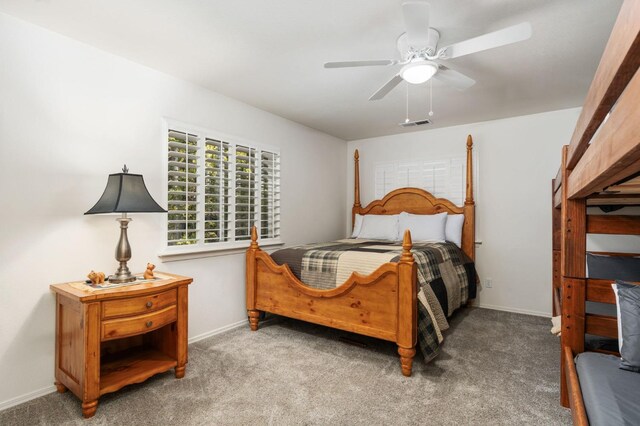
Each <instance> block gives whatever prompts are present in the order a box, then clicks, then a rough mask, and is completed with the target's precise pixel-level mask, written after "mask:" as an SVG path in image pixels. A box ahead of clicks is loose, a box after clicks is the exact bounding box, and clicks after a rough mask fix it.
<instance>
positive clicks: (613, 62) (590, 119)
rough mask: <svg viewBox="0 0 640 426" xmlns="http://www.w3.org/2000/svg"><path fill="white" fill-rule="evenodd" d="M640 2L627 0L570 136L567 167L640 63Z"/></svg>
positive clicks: (574, 162) (574, 161) (573, 163)
mask: <svg viewBox="0 0 640 426" xmlns="http://www.w3.org/2000/svg"><path fill="white" fill-rule="evenodd" d="M639 34H640V2H638V1H636V0H626V1H625V2H624V3H623V5H622V7H621V9H620V13H619V14H618V18H617V20H616V23H615V25H614V27H613V31H612V32H611V36H610V37H609V41H608V42H607V45H606V47H605V49H604V54H603V55H602V59H601V60H600V65H599V66H598V69H597V71H596V74H595V76H594V78H593V81H592V83H591V87H590V88H589V91H588V93H587V97H586V100H585V103H584V106H583V108H582V112H581V113H580V117H579V118H578V122H577V124H576V128H575V130H574V132H573V136H572V137H571V144H570V148H569V155H568V161H567V167H568V168H569V169H574V168H575V167H576V165H577V164H578V161H579V160H580V158H581V157H582V155H583V154H584V153H585V151H586V150H587V148H588V146H589V141H590V140H591V138H592V137H593V135H594V134H595V133H596V131H597V130H598V127H600V124H601V123H602V122H603V121H604V119H605V117H606V116H607V114H608V113H609V111H610V110H611V108H612V107H613V106H614V104H615V103H616V102H617V100H618V98H619V97H620V94H621V93H622V92H623V91H624V89H625V87H626V86H627V84H628V83H629V81H630V80H631V78H632V77H633V76H634V74H635V73H636V70H637V69H638V66H639V65H640V36H639Z"/></svg>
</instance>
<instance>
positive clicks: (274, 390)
mask: <svg viewBox="0 0 640 426" xmlns="http://www.w3.org/2000/svg"><path fill="white" fill-rule="evenodd" d="M549 327H550V321H549V320H548V319H545V318H538V317H532V316H527V315H519V314H511V313H505V312H498V311H492V310H487V309H465V310H462V311H460V312H458V313H456V314H455V315H454V317H453V319H452V327H451V329H450V330H449V331H447V332H446V334H445V339H446V340H445V344H444V346H443V349H442V352H441V353H440V355H439V356H438V358H436V360H435V361H433V362H431V363H430V364H428V365H425V364H424V362H423V361H422V359H421V358H417V359H416V362H415V363H414V374H413V377H411V378H405V377H403V376H402V375H401V373H400V366H399V361H398V358H397V356H396V353H395V346H394V345H392V344H391V343H388V342H383V341H379V340H375V339H368V338H364V337H361V336H355V335H351V334H349V333H344V332H339V331H335V330H330V329H327V328H324V327H319V326H314V325H311V324H306V323H303V322H298V321H293V320H288V319H280V318H277V319H275V320H273V321H271V322H270V323H268V324H266V325H265V326H264V327H262V328H261V329H260V330H259V331H257V332H250V331H249V329H248V326H247V327H243V328H239V329H236V330H232V331H230V332H227V333H225V334H222V335H219V336H214V337H212V338H209V339H207V340H203V341H201V342H198V343H195V344H193V345H191V346H190V347H189V350H190V353H189V355H190V361H189V364H188V366H187V375H186V376H185V378H184V379H182V380H176V379H174V378H173V373H167V374H163V375H159V376H156V377H154V378H152V379H150V380H149V381H147V382H146V383H144V384H141V385H134V386H130V387H127V388H125V389H123V390H121V391H119V392H117V393H115V394H110V395H106V396H104V397H103V398H101V400H100V404H99V406H98V412H97V414H96V416H95V417H94V418H93V419H91V420H87V421H83V420H82V418H81V409H80V403H79V401H78V400H77V399H76V398H75V397H74V396H73V395H72V394H70V393H69V392H67V393H66V394H62V395H60V394H51V395H47V396H44V397H41V398H38V399H36V400H33V401H30V402H28V403H25V404H22V405H20V406H17V407H13V408H10V409H8V410H5V411H3V412H0V425H3V426H8V425H36V424H43V425H44V424H56V425H57V424H68V425H71V424H74V425H107V424H109V425H215V424H238V425H248V424H341V425H354V424H385V425H390V424H416V425H417V424H421V425H467V424H474V425H498V424H505V425H513V424H518V425H523V424H531V425H534V424H535V425H554V424H571V416H570V413H569V411H568V410H565V409H563V408H562V407H560V404H559V386H558V376H559V362H558V361H559V358H560V355H559V348H558V341H557V338H556V337H554V336H552V335H551V334H550V333H549ZM345 338H347V339H352V340H357V341H358V342H360V343H361V344H354V343H349V342H347V341H346V340H345Z"/></svg>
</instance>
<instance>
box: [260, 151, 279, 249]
mask: <svg viewBox="0 0 640 426" xmlns="http://www.w3.org/2000/svg"><path fill="white" fill-rule="evenodd" d="M279 236H280V156H279V155H278V154H276V153H274V152H269V151H262V152H261V154H260V237H261V238H277V237H279Z"/></svg>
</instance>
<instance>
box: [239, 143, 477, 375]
mask: <svg viewBox="0 0 640 426" xmlns="http://www.w3.org/2000/svg"><path fill="white" fill-rule="evenodd" d="M472 146H473V141H472V139H471V136H469V137H468V138H467V170H466V178H467V181H466V199H465V202H464V205H463V206H457V205H455V204H454V203H453V202H451V201H449V200H447V199H444V198H436V197H434V196H433V195H432V194H431V193H429V192H427V191H424V190H422V189H418V188H400V189H396V190H394V191H391V192H390V193H388V194H387V195H386V196H385V197H384V198H382V199H381V200H374V201H372V202H371V203H369V204H368V205H366V206H364V207H363V206H362V205H361V204H360V178H359V154H358V151H357V150H356V151H355V153H354V163H355V167H354V170H355V175H354V179H355V193H354V204H353V209H352V224H354V223H355V219H356V215H361V216H365V215H395V214H400V213H401V212H407V213H411V214H415V215H436V214H439V213H447V214H448V215H464V217H463V220H464V221H463V223H462V239H461V243H460V248H458V247H455V245H454V248H455V249H456V250H457V252H456V253H455V254H445V257H448V258H449V261H453V259H454V258H455V263H456V265H455V266H452V268H454V267H455V268H456V270H458V271H459V270H460V269H462V268H464V269H466V270H467V272H468V275H467V277H468V279H469V281H468V283H467V284H468V287H467V288H466V289H464V288H462V287H460V288H456V289H455V290H454V291H452V293H455V297H458V295H460V294H461V293H464V292H466V295H467V297H468V298H469V299H473V298H475V283H476V280H477V276H476V272H475V267H474V266H473V260H474V259H475V203H474V200H473V180H472V176H473V174H472ZM257 240H258V235H257V230H256V228H255V227H253V228H252V230H251V244H250V246H249V249H248V250H247V257H246V261H247V269H246V290H247V295H246V297H247V299H246V302H247V312H248V316H249V324H250V327H251V330H253V331H255V330H257V329H258V323H259V319H260V315H261V312H270V313H274V314H277V315H282V316H286V317H291V318H296V319H300V320H303V321H307V322H311V323H315V324H320V325H324V326H328V327H332V328H337V329H341V330H345V331H349V332H353V333H358V334H362V335H365V336H370V337H375V338H379V339H383V340H387V341H391V342H394V343H396V344H397V346H398V354H399V355H400V364H401V369H402V374H403V375H405V376H410V375H411V371H412V365H413V358H414V356H415V353H416V344H417V340H418V332H419V328H420V331H421V334H420V336H423V333H424V329H425V328H426V327H425V323H424V322H423V318H425V315H424V312H423V311H419V309H418V299H420V297H421V294H420V292H419V289H418V280H419V277H418V268H417V264H418V263H419V262H418V259H417V258H414V256H420V257H421V258H425V257H431V258H432V259H433V258H434V257H440V258H442V257H443V256H441V255H437V256H432V255H427V254H423V253H422V252H420V251H419V250H416V246H415V245H414V244H413V242H412V239H411V233H410V231H409V230H405V231H404V235H403V238H402V243H401V246H400V244H397V243H396V246H397V247H396V250H397V257H394V258H390V259H391V260H389V261H386V263H382V264H381V266H377V265H379V263H376V264H375V266H377V267H376V269H375V270H374V271H373V272H371V273H370V274H368V275H364V274H361V273H358V272H351V271H353V269H349V268H347V269H348V271H347V272H348V273H349V272H350V276H349V277H348V278H347V279H346V281H344V283H342V284H341V285H339V282H338V281H336V280H334V283H332V284H331V285H328V286H327V288H326V289H320V288H314V287H313V286H311V285H310V283H305V282H303V281H302V277H301V276H297V275H296V274H295V273H294V272H293V270H292V269H296V268H295V266H293V265H292V264H291V263H289V264H287V263H282V262H278V261H276V260H274V259H275V258H276V254H277V253H272V254H269V253H267V252H265V251H262V250H261V249H260V248H259V246H258V241H257ZM445 244H446V243H445ZM412 248H413V249H414V250H413V251H412ZM374 249H375V248H374ZM377 249H380V247H377ZM400 250H401V252H400ZM282 251H284V250H282ZM272 256H273V257H272ZM323 256H324V254H323ZM327 257H328V256H327ZM463 257H464V258H466V259H467V261H466V262H465V263H464V265H463V261H462V260H461V259H462V258H463ZM423 262H424V261H423ZM322 267H323V268H324V264H323V265H322ZM428 267H429V268H430V267H431V265H428ZM430 274H431V273H429V275H430ZM347 275H348V274H347ZM424 275H425V274H424V273H422V276H423V277H424ZM431 285H432V283H431V282H430V283H429V286H431ZM331 287H333V288H331ZM423 289H424V288H423ZM452 296H453V295H452ZM452 300H453V299H452V298H450V299H449V304H450V305H451V301H452ZM466 302H467V300H462V298H460V300H459V304H458V305H457V306H453V308H452V309H451V308H450V310H451V311H452V310H454V309H456V308H458V307H459V306H460V305H462V304H464V303H466ZM420 312H422V313H420ZM419 314H420V317H421V318H420V321H419ZM445 322H446V319H445ZM426 326H427V327H428V326H431V324H426ZM420 339H421V340H420V343H421V344H420V347H421V348H423V340H422V339H423V338H422V337H420ZM438 344H439V342H435V345H438ZM422 352H423V354H425V351H424V349H423V351H422ZM425 357H426V356H425Z"/></svg>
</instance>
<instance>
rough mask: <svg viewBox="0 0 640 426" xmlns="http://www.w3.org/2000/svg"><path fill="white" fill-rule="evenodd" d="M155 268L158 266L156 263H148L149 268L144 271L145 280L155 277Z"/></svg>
mask: <svg viewBox="0 0 640 426" xmlns="http://www.w3.org/2000/svg"><path fill="white" fill-rule="evenodd" d="M155 268H156V265H154V264H153V263H147V270H146V271H144V279H145V280H152V279H153V278H154V276H153V270H154V269H155Z"/></svg>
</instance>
